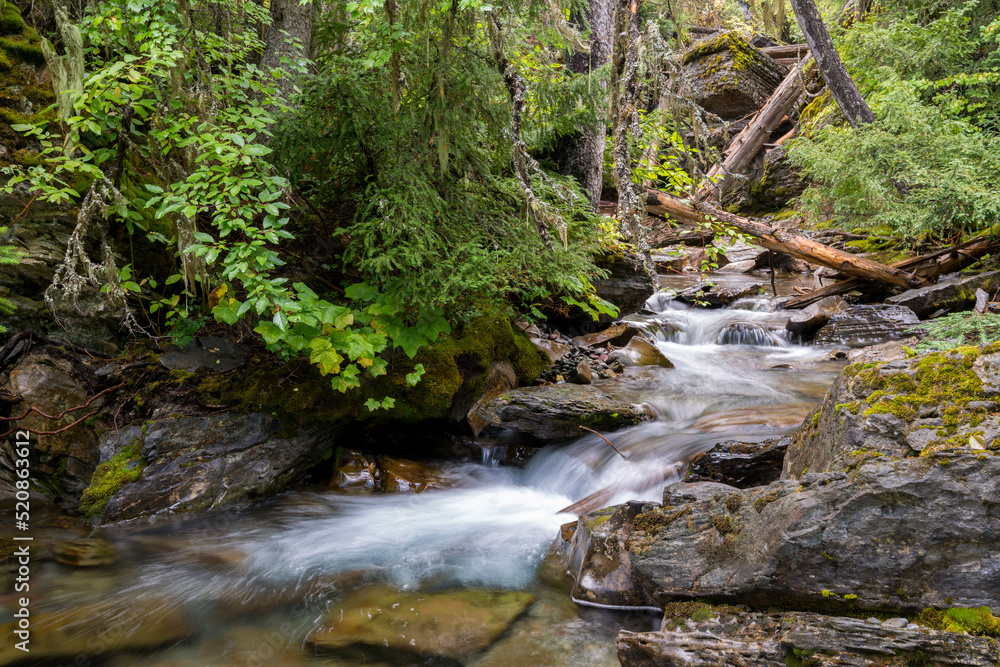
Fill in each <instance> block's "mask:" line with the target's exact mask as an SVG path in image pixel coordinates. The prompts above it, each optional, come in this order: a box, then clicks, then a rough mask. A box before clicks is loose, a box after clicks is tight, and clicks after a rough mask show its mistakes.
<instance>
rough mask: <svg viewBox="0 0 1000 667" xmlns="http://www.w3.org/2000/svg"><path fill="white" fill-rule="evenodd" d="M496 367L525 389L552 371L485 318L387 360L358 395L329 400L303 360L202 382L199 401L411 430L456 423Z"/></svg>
mask: <svg viewBox="0 0 1000 667" xmlns="http://www.w3.org/2000/svg"><path fill="white" fill-rule="evenodd" d="M495 361H506V362H508V363H509V364H510V365H511V367H512V368H513V370H514V374H515V375H516V378H517V380H518V382H520V383H522V384H525V383H528V382H530V381H531V380H534V379H535V378H536V377H538V376H539V375H541V373H542V371H544V370H545V367H546V366H547V364H548V363H549V359H548V356H547V355H546V354H545V353H544V352H542V351H541V350H539V349H538V348H536V347H535V346H534V344H532V342H531V340H530V339H529V338H528V337H527V336H525V335H524V333H523V332H521V331H520V330H518V329H516V327H514V326H513V325H512V324H511V322H510V319H509V318H507V317H506V316H504V315H494V316H482V317H479V318H476V319H474V320H472V321H470V322H468V323H467V324H466V325H465V326H464V327H462V328H461V329H459V330H457V331H455V332H453V333H452V334H451V335H449V336H447V337H444V338H442V339H440V340H438V341H437V342H435V343H433V344H432V345H429V346H427V347H425V348H422V349H421V350H420V351H419V352H418V353H417V355H416V356H415V357H414V358H413V359H407V358H406V357H405V356H402V355H397V356H396V357H394V358H392V359H391V360H390V364H389V368H388V369H387V374H386V375H384V376H382V377H379V378H365V382H364V383H363V384H362V386H361V387H360V388H358V389H354V390H351V391H348V392H345V393H343V394H341V393H336V392H334V391H333V390H332V389H331V388H330V381H329V379H328V378H325V377H323V376H321V375H320V374H319V371H318V370H317V369H316V368H315V367H313V366H311V365H309V364H306V363H304V362H302V361H301V360H295V361H292V362H289V363H286V364H282V365H280V366H272V367H269V368H260V367H250V368H245V369H237V370H235V371H232V372H230V373H224V374H214V373H210V374H207V376H206V375H200V376H199V379H198V394H199V396H200V397H201V399H202V400H203V401H204V402H206V403H209V404H213V405H217V404H225V405H227V406H230V407H233V408H235V409H237V410H239V411H242V412H254V411H262V412H269V413H272V414H275V415H276V416H277V417H278V418H279V419H281V420H282V421H283V423H285V424H291V423H295V422H299V421H302V420H306V421H319V422H327V423H333V422H341V421H350V420H355V419H365V418H369V417H371V418H383V419H396V420H402V421H411V422H415V421H422V420H425V419H461V418H464V417H465V414H466V413H467V412H468V410H469V408H470V407H471V406H472V405H473V403H475V401H476V399H477V398H478V396H479V392H480V391H481V389H482V385H483V383H484V382H485V380H486V377H487V374H488V371H489V368H490V364H492V363H493V362H495ZM417 364H422V365H423V367H424V370H425V372H424V375H423V377H422V378H421V380H420V382H418V383H417V384H416V385H415V386H411V385H410V384H409V383H408V382H407V380H406V376H407V374H409V373H412V372H413V371H414V369H415V368H416V366H417ZM387 397H389V398H393V399H395V405H394V407H393V408H391V409H390V410H387V411H379V412H377V413H372V412H370V411H369V410H368V408H366V407H365V402H366V401H367V400H368V399H369V398H374V399H375V400H382V399H384V398H387Z"/></svg>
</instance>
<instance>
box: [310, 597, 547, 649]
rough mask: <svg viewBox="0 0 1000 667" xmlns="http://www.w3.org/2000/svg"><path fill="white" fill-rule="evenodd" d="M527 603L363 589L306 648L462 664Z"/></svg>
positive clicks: (529, 599)
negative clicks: (364, 652) (442, 660)
mask: <svg viewBox="0 0 1000 667" xmlns="http://www.w3.org/2000/svg"><path fill="white" fill-rule="evenodd" d="M533 600H534V598H533V597H532V596H531V595H530V594H528V593H522V592H518V591H507V592H493V591H485V590H478V589H463V590H457V591H451V592H438V593H415V592H414V593H411V592H398V591H395V590H392V589H390V588H387V587H384V586H368V587H365V588H362V589H360V590H358V591H356V592H354V593H352V594H350V595H349V596H347V597H346V598H345V599H344V600H341V601H340V603H339V604H337V605H335V607H334V608H333V609H332V610H331V611H330V613H328V614H327V615H326V616H325V617H324V619H323V620H322V622H321V624H320V627H318V628H316V629H315V630H313V631H312V632H310V633H309V636H308V637H307V638H306V644H308V645H309V646H311V647H313V648H314V649H316V650H318V651H324V652H338V653H348V654H352V653H357V654H358V655H360V652H361V651H366V652H367V654H368V655H369V656H371V655H379V654H380V653H381V654H383V655H384V657H386V658H395V659H397V660H398V659H404V660H407V661H412V660H413V659H414V658H416V659H417V660H419V659H421V658H422V659H435V658H436V659H438V660H441V659H444V660H448V661H457V662H464V661H466V660H468V659H469V658H470V657H472V656H474V655H475V654H477V653H479V652H481V651H482V650H483V649H485V648H487V647H489V646H490V645H491V644H492V643H493V642H495V641H496V640H497V639H498V638H499V637H500V636H501V635H503V633H504V632H506V630H507V628H508V627H510V625H511V623H513V622H514V620H515V619H517V618H518V617H519V616H520V615H521V614H523V613H524V612H525V611H526V610H527V609H528V607H529V606H530V605H531V603H532V602H533ZM397 664H404V663H397ZM406 664H408V662H407V663H406Z"/></svg>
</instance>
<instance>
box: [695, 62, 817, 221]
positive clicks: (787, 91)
mask: <svg viewBox="0 0 1000 667" xmlns="http://www.w3.org/2000/svg"><path fill="white" fill-rule="evenodd" d="M811 63H812V56H811V55H807V56H806V57H805V58H803V59H802V61H801V62H800V63H799V64H797V65H796V66H795V67H793V68H792V69H791V71H790V72H789V73H788V75H787V76H786V77H785V80H784V81H782V82H781V85H779V86H778V88H777V89H776V90H775V91H774V93H773V94H772V95H771V97H770V98H769V99H768V100H767V103H766V104H764V106H763V107H762V108H761V110H760V111H758V112H757V114H756V115H755V116H754V118H753V120H752V121H750V123H749V124H747V126H746V127H745V128H743V131H741V132H740V133H739V134H738V135H736V138H735V139H733V141H732V143H730V144H729V147H728V148H727V149H726V151H725V155H726V157H725V159H724V160H723V161H722V163H721V164H716V165H715V166H713V167H712V168H711V169H710V170H709V171H708V178H707V181H708V182H706V183H705V184H703V185H702V188H701V189H700V190H699V191H698V194H697V195H696V197H697V199H699V200H705V199H706V198H708V197H712V199H714V200H715V201H720V200H721V199H722V196H723V195H724V194H725V193H726V190H728V189H729V186H730V185H731V184H732V182H733V180H734V179H735V178H736V177H737V175H739V174H741V173H743V170H744V169H746V167H747V165H749V164H750V162H751V161H752V160H753V159H754V157H755V156H756V155H757V153H759V152H760V149H761V148H763V146H764V142H765V141H767V138H768V137H769V136H771V133H772V132H774V131H775V130H776V129H777V128H778V126H779V125H781V122H782V120H783V119H784V118H785V117H786V116H787V115H788V112H789V111H791V109H792V107H793V106H794V105H795V100H797V99H798V98H799V96H800V95H801V94H802V71H804V70H805V69H806V68H807V67H809V66H810V64H811ZM717 178H719V179H720V180H718V181H715V182H714V185H713V183H712V182H713V181H714V179H717Z"/></svg>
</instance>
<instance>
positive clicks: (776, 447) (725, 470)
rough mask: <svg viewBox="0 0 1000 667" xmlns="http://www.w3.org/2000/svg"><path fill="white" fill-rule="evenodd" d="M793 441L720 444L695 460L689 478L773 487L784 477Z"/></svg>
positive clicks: (738, 484) (689, 468) (691, 465)
mask: <svg viewBox="0 0 1000 667" xmlns="http://www.w3.org/2000/svg"><path fill="white" fill-rule="evenodd" d="M791 440H792V439H791V438H778V439H775V440H765V441H764V442H738V441H736V440H729V441H727V442H720V443H719V444H717V445H716V446H715V447H713V448H712V449H711V450H709V451H707V452H705V453H703V454H699V455H698V456H696V457H695V458H694V459H693V460H692V461H691V463H690V465H689V466H688V474H687V478H686V479H687V481H689V482H698V481H713V482H722V483H723V484H729V485H731V486H735V487H738V488H741V489H743V488H747V487H751V486H762V485H764V484H769V483H771V482H774V481H777V479H778V478H779V477H780V476H781V465H782V460H783V459H784V458H785V450H786V449H788V443H789V442H791Z"/></svg>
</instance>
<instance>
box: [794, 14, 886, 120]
mask: <svg viewBox="0 0 1000 667" xmlns="http://www.w3.org/2000/svg"><path fill="white" fill-rule="evenodd" d="M791 3H792V9H793V10H794V11H795V18H796V19H798V22H799V27H800V28H801V29H802V34H803V35H805V38H806V43H808V44H809V50H810V51H812V54H813V58H814V59H815V60H816V66H817V67H818V68H819V71H820V73H821V74H822V75H823V79H824V80H825V81H826V85H827V86H829V88H830V94H832V95H833V99H835V100H836V101H837V104H838V105H839V106H840V110H841V111H843V112H844V116H846V117H847V121H848V122H849V123H850V124H851V126H852V127H854V128H858V127H860V126H862V125H867V124H868V123H874V122H875V114H874V113H872V110H871V109H870V108H869V107H868V104H867V103H866V102H865V100H864V98H863V97H861V93H860V92H859V91H858V87H857V86H856V85H855V83H854V80H853V79H851V76H850V74H848V73H847V68H846V67H844V63H843V61H842V60H841V59H840V54H838V53H837V49H836V47H834V45H833V40H832V39H830V33H829V32H828V31H827V29H826V26H825V25H824V24H823V19H822V17H821V16H820V14H819V10H818V9H817V8H816V3H815V2H814V1H813V0H791Z"/></svg>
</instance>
